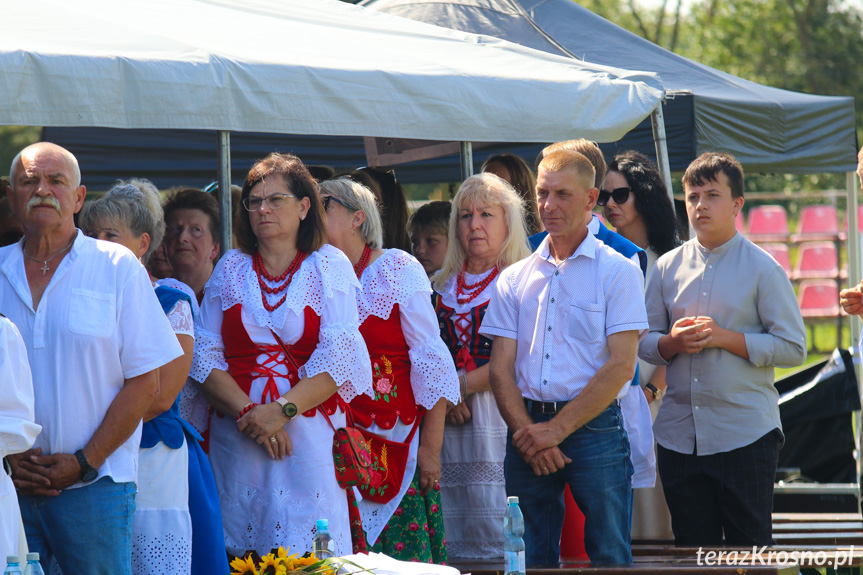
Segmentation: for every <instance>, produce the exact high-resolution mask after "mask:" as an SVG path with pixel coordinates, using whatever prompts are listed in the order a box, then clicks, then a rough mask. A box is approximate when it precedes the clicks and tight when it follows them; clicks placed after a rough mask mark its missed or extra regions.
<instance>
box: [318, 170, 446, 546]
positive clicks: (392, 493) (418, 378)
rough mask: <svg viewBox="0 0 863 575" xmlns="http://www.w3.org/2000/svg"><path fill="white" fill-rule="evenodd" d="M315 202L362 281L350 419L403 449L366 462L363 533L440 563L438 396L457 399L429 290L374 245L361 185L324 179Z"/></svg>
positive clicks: (395, 254)
mask: <svg viewBox="0 0 863 575" xmlns="http://www.w3.org/2000/svg"><path fill="white" fill-rule="evenodd" d="M321 196H322V198H323V202H324V206H325V210H326V216H327V218H326V219H327V234H328V239H329V241H330V243H332V244H333V245H334V246H335V247H337V248H339V249H340V250H342V251H343V252H344V253H345V255H347V256H348V259H349V260H351V263H352V264H354V270H355V272H356V274H357V277H358V278H359V279H360V283H361V284H362V290H361V292H360V295H359V298H358V307H359V319H360V333H362V334H363V338H364V339H365V342H366V346H367V347H368V349H369V356H370V363H371V366H372V380H373V387H374V398H370V397H368V396H359V397H356V398H355V399H354V400H353V401H352V402H351V404H350V409H351V413H352V415H353V418H354V421H355V423H356V424H357V425H358V426H360V427H362V428H363V429H365V430H368V431H370V432H371V433H374V434H375V435H377V436H381V437H384V438H386V439H389V440H391V441H393V442H397V443H401V444H403V445H406V446H408V448H407V449H402V451H403V452H404V457H405V459H403V460H400V459H399V458H398V457H396V456H395V454H396V453H397V451H395V450H394V449H393V447H392V446H390V447H389V453H388V455H389V457H388V462H387V466H386V468H385V469H384V468H382V466H381V465H380V463H381V462H380V458H378V460H377V461H376V462H375V463H376V469H374V470H373V480H372V483H371V484H370V486H368V487H364V488H362V489H361V490H360V491H361V494H362V496H363V498H362V499H361V500H360V502H359V509H360V512H361V515H362V521H363V528H364V529H365V532H366V536H367V538H368V541H369V543H372V544H373V549H374V550H375V551H381V552H383V553H386V554H387V555H389V556H391V557H395V558H396V559H399V560H402V561H412V560H413V561H421V562H424V563H445V562H446V560H447V555H446V548H445V546H446V540H445V537H444V529H443V519H442V515H441V502H440V486H439V479H440V449H441V444H442V442H443V430H444V417H445V415H446V400H447V399H449V400H450V401H453V402H458V400H459V392H458V378H457V376H456V372H455V368H454V367H453V364H452V361H451V359H450V358H449V353H448V351H447V348H446V346H445V345H444V344H443V341H441V339H440V337H439V336H438V327H437V319H436V318H435V314H434V309H433V308H432V306H431V302H430V299H429V295H430V294H431V285H430V284H429V281H428V278H427V276H426V274H425V271H424V270H423V268H422V266H421V265H420V263H419V262H418V261H417V260H416V259H414V257H413V256H411V255H409V254H407V253H405V252H403V251H402V250H399V249H389V250H384V249H381V237H382V229H381V217H380V212H379V211H378V207H377V204H376V202H375V197H374V194H373V193H372V192H371V191H370V190H369V189H368V188H366V187H365V186H363V185H362V184H359V183H357V182H354V181H352V180H350V179H347V178H339V179H337V180H329V181H326V182H323V183H322V184H321ZM420 422H422V423H421V424H420ZM375 441H376V440H375V439H374V438H373V439H372V446H373V451H374V444H375ZM402 467H403V468H404V469H402ZM402 471H403V474H402V473H400V472H402ZM372 491H374V492H373V493H372Z"/></svg>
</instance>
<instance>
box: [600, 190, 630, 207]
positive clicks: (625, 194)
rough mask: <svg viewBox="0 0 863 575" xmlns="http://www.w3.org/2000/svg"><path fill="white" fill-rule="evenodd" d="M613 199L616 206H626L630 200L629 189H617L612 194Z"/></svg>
mask: <svg viewBox="0 0 863 575" xmlns="http://www.w3.org/2000/svg"><path fill="white" fill-rule="evenodd" d="M611 197H612V198H614V203H615V204H624V203H626V200H627V199H629V188H617V189H616V190H614V191H613V192H611ZM606 201H608V200H606Z"/></svg>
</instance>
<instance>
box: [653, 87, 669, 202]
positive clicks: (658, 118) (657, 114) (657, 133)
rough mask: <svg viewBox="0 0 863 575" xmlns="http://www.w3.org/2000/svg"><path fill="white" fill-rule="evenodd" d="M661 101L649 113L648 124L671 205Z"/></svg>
mask: <svg viewBox="0 0 863 575" xmlns="http://www.w3.org/2000/svg"><path fill="white" fill-rule="evenodd" d="M663 103H664V99H663V102H660V103H659V105H658V106H656V108H654V110H653V112H651V113H650V124H651V126H652V127H653V143H654V145H655V146H656V165H657V166H658V167H659V173H660V174H661V175H662V181H663V182H665V187H666V189H667V190H668V197H669V198H671V205H672V206H673V205H674V190H673V189H672V187H671V165H670V164H669V163H668V141H667V139H666V137H665V116H664V115H663V113H662V105H663Z"/></svg>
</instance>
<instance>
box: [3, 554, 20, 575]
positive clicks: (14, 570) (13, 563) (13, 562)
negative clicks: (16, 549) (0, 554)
mask: <svg viewBox="0 0 863 575" xmlns="http://www.w3.org/2000/svg"><path fill="white" fill-rule="evenodd" d="M3 575H22V574H21V563H20V562H19V561H18V556H17V555H8V556H7V557H6V570H5V571H3Z"/></svg>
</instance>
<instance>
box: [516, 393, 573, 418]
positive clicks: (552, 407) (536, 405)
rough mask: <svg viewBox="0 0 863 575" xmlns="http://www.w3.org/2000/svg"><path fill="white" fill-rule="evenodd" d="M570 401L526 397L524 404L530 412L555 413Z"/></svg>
mask: <svg viewBox="0 0 863 575" xmlns="http://www.w3.org/2000/svg"><path fill="white" fill-rule="evenodd" d="M567 403H569V401H536V400H535V399H527V398H526V397H525V398H524V406H525V407H526V408H527V412H528V413H533V414H545V415H554V414H555V413H557V412H558V411H560V410H561V409H563V406H564V405H566V404H567Z"/></svg>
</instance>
